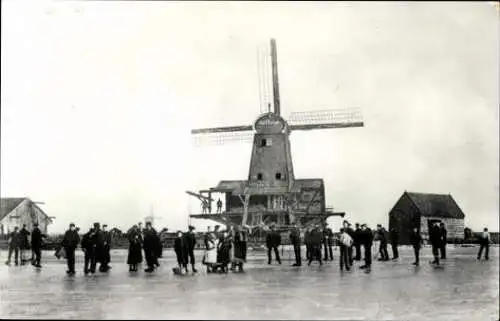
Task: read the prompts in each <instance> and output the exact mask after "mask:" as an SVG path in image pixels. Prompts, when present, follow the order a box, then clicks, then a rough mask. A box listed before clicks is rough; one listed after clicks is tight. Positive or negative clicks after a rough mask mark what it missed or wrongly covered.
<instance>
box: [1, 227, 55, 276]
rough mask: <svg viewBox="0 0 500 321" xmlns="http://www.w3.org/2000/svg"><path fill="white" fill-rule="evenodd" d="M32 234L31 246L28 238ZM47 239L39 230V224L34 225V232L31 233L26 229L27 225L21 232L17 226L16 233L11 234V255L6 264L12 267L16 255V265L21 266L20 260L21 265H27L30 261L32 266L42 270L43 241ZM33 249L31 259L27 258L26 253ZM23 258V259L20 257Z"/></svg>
mask: <svg viewBox="0 0 500 321" xmlns="http://www.w3.org/2000/svg"><path fill="white" fill-rule="evenodd" d="M30 234H31V246H30V242H29V240H28V237H29V236H30ZM45 237H46V235H45V234H43V233H42V232H41V231H40V229H39V228H38V224H36V223H35V224H34V227H33V231H32V232H29V231H28V230H27V229H26V224H25V225H23V227H22V228H21V230H19V228H18V227H17V226H16V227H14V231H12V232H11V233H10V234H9V254H8V258H7V262H5V264H7V265H10V264H11V262H12V261H11V259H12V254H13V253H14V262H15V264H16V265H19V259H21V260H20V261H21V262H20V263H21V265H24V264H26V263H27V262H28V261H31V264H32V265H33V266H35V267H37V268H41V267H42V266H41V264H40V263H41V260H42V245H43V239H44V238H45ZM30 249H31V258H30V259H28V258H26V253H28V252H29V250H30ZM19 256H21V257H19Z"/></svg>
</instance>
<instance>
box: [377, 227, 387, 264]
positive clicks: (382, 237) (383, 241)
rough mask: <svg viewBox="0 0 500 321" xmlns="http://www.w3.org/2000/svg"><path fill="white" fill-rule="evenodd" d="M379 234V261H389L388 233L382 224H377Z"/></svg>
mask: <svg viewBox="0 0 500 321" xmlns="http://www.w3.org/2000/svg"><path fill="white" fill-rule="evenodd" d="M377 236H378V240H379V241H380V245H379V249H378V252H379V254H380V258H379V261H389V253H388V252H387V233H386V230H385V228H383V227H382V225H381V224H377Z"/></svg>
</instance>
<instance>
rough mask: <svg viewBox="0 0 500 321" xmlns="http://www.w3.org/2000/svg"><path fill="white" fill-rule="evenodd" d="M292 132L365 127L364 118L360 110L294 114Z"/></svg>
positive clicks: (292, 115)
mask: <svg viewBox="0 0 500 321" xmlns="http://www.w3.org/2000/svg"><path fill="white" fill-rule="evenodd" d="M288 123H289V128H290V130H310V129H330V128H346V127H363V126H364V123H363V116H362V114H361V111H360V110H359V109H354V108H352V109H336V110H318V111H306V112H296V113H292V114H291V115H290V117H289V121H288Z"/></svg>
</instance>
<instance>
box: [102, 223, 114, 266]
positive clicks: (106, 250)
mask: <svg viewBox="0 0 500 321" xmlns="http://www.w3.org/2000/svg"><path fill="white" fill-rule="evenodd" d="M107 228H108V226H107V225H106V224H104V225H103V226H102V254H101V264H100V266H99V271H100V272H108V271H109V270H110V269H111V267H110V266H109V262H111V233H109V231H108V230H107Z"/></svg>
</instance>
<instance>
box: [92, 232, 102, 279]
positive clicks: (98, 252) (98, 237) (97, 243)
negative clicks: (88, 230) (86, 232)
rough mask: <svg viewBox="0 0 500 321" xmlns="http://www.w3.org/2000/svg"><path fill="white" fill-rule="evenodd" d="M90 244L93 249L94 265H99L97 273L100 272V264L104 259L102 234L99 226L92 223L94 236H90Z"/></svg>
mask: <svg viewBox="0 0 500 321" xmlns="http://www.w3.org/2000/svg"><path fill="white" fill-rule="evenodd" d="M92 243H93V244H94V247H95V263H96V264H97V263H100V266H99V271H102V266H103V265H102V262H103V258H104V234H103V233H102V229H101V224H100V223H94V234H93V235H92Z"/></svg>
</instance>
